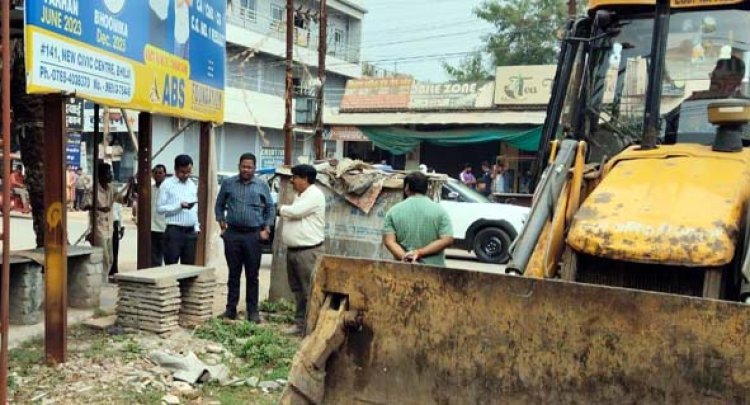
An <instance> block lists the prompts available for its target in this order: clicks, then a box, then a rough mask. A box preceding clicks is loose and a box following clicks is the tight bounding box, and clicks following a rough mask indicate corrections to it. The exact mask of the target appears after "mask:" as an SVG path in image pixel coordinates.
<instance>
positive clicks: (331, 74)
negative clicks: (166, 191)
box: [153, 0, 366, 172]
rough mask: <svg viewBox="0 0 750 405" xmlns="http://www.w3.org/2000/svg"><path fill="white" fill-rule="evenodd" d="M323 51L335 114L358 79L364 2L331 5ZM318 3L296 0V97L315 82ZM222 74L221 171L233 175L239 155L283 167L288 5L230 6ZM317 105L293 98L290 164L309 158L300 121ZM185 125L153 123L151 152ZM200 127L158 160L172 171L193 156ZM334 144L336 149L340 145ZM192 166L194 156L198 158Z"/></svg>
mask: <svg viewBox="0 0 750 405" xmlns="http://www.w3.org/2000/svg"><path fill="white" fill-rule="evenodd" d="M327 4H328V6H327V13H328V33H327V37H328V38H327V45H328V52H327V58H326V83H325V104H324V105H325V108H326V109H329V110H334V111H335V110H337V109H338V106H339V105H340V103H341V98H342V97H343V94H344V87H345V85H346V81H347V80H348V79H350V78H357V77H359V76H360V75H361V65H360V60H361V55H360V48H361V46H360V45H361V41H362V24H363V19H364V15H365V13H366V10H365V8H364V5H363V0H328V2H327ZM318 7H319V3H318V2H317V1H312V0H304V1H302V0H296V1H295V9H297V10H298V12H297V13H296V17H295V21H294V25H295V33H294V38H295V47H294V61H295V67H294V77H295V87H296V88H297V89H298V90H299V92H300V93H304V92H306V91H307V92H308V93H310V92H311V91H310V88H311V86H312V83H314V78H316V77H317V74H318V73H317V63H318V32H319V28H318V27H319V26H318V22H317V18H316V15H317V10H318ZM226 42H227V73H226V93H225V94H226V103H225V113H224V124H223V125H221V126H217V127H216V128H215V147H216V161H217V167H218V171H219V172H222V171H230V172H231V171H236V170H237V162H238V159H239V157H240V155H241V154H243V153H246V152H251V153H254V154H255V155H256V156H257V157H258V166H259V167H270V166H276V165H278V164H281V163H282V162H283V147H284V134H283V128H284V89H285V80H286V75H285V70H286V66H285V55H286V2H285V0H232V2H231V4H230V5H229V7H228V9H227V37H226ZM314 108H315V105H314V104H313V103H311V102H308V101H307V100H295V102H294V110H295V113H294V114H293V120H294V122H295V126H298V128H295V134H294V143H293V158H294V161H295V162H296V161H298V158H299V157H308V158H314V155H315V153H314V142H313V132H312V130H311V128H310V127H309V126H308V127H307V128H305V123H306V122H308V121H311V120H312V119H313V118H314V115H315V113H314ZM185 123H186V122H185V121H184V120H179V119H174V118H169V117H156V116H155V117H154V121H153V133H154V135H153V136H154V138H153V146H154V149H155V150H156V149H158V148H159V147H161V145H163V144H164V143H165V142H166V141H167V140H168V139H169V138H170V137H171V136H172V134H173V133H174V132H175V131H176V130H177V129H178V128H181V127H182V126H183V125H185ZM198 130H199V126H198V125H194V126H192V127H190V128H189V129H188V130H187V131H185V134H184V135H183V136H180V137H178V138H177V139H176V140H175V141H174V142H172V143H171V144H170V145H169V146H168V147H167V148H166V149H165V150H164V152H163V153H161V154H160V155H159V156H158V157H157V158H156V159H155V160H154V162H153V163H154V164H158V163H162V164H165V165H166V166H167V167H168V168H169V169H170V171H171V166H172V162H173V159H174V157H175V156H176V155H178V154H180V153H190V151H197V150H198ZM337 144H338V145H337ZM342 144H343V143H342V142H336V141H332V142H326V145H325V146H326V153H327V154H328V155H340V153H341V149H342V147H343V146H342ZM195 158H196V159H195V160H197V156H196V157H195Z"/></svg>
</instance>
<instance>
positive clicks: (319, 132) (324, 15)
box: [315, 0, 328, 160]
mask: <svg viewBox="0 0 750 405" xmlns="http://www.w3.org/2000/svg"><path fill="white" fill-rule="evenodd" d="M319 14H320V15H319V16H318V17H319V18H320V22H319V23H318V25H319V27H320V30H319V33H318V81H319V82H320V83H318V84H319V85H320V88H319V89H318V106H317V107H318V108H317V110H316V112H315V159H318V160H320V159H323V104H324V101H325V98H324V92H323V91H324V88H325V83H326V53H327V52H328V11H327V10H326V0H320V11H319Z"/></svg>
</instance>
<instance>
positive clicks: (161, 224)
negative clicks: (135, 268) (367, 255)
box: [151, 165, 167, 267]
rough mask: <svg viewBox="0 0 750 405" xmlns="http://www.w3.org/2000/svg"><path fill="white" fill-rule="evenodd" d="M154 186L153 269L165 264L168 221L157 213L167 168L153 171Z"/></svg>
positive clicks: (160, 167) (152, 213)
mask: <svg viewBox="0 0 750 405" xmlns="http://www.w3.org/2000/svg"><path fill="white" fill-rule="evenodd" d="M151 177H152V178H153V179H154V184H152V185H151V267H158V266H161V265H163V264H164V232H165V231H166V230H167V222H166V221H167V220H166V218H164V215H163V214H159V213H158V212H157V211H156V206H157V204H158V203H159V190H160V189H161V185H162V183H163V182H164V179H166V178H167V168H166V167H165V166H164V165H156V166H154V168H153V169H152V170H151Z"/></svg>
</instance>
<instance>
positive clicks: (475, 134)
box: [359, 126, 542, 155]
mask: <svg viewBox="0 0 750 405" xmlns="http://www.w3.org/2000/svg"><path fill="white" fill-rule="evenodd" d="M359 129H360V130H361V131H362V132H363V133H364V134H365V135H367V138H369V139H370V141H372V143H374V144H375V146H377V147H378V148H380V149H384V150H387V151H389V152H391V153H393V154H396V155H403V154H405V153H408V152H411V151H412V150H414V149H415V148H417V147H418V146H419V145H420V144H421V143H422V142H427V143H431V144H434V145H441V146H453V145H461V144H467V143H482V142H492V141H503V142H507V143H509V144H510V145H512V146H513V147H515V148H517V149H520V150H525V151H537V150H538V149H539V140H540V138H541V135H542V127H541V126H539V127H532V128H529V127H523V126H521V127H518V126H507V127H506V126H504V127H495V128H468V129H466V128H461V129H448V130H440V131H414V130H410V129H404V128H398V127H373V126H361V127H359Z"/></svg>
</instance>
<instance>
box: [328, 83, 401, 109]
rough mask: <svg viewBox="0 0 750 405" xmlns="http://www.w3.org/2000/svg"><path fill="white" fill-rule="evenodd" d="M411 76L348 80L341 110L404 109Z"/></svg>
mask: <svg viewBox="0 0 750 405" xmlns="http://www.w3.org/2000/svg"><path fill="white" fill-rule="evenodd" d="M412 84H414V79H412V78H399V77H396V78H384V79H359V80H348V81H347V82H346V89H345V90H344V97H343V98H342V99H341V111H358V110H359V111H367V110H406V109H408V108H409V97H410V96H411V86H412Z"/></svg>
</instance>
